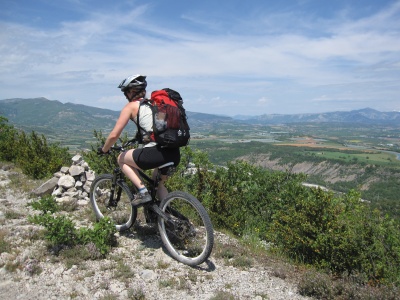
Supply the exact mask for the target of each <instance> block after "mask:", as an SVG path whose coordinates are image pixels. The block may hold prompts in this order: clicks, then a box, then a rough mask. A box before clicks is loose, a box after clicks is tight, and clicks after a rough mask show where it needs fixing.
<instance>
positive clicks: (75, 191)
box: [33, 154, 95, 205]
mask: <svg viewBox="0 0 400 300" xmlns="http://www.w3.org/2000/svg"><path fill="white" fill-rule="evenodd" d="M94 178H95V174H94V171H92V170H90V168H89V165H88V164H87V163H86V162H85V161H84V160H83V158H82V156H81V155H79V154H77V155H75V156H74V157H73V158H72V165H71V166H70V167H62V168H61V169H60V171H58V172H56V173H55V174H54V175H53V178H51V179H50V180H48V181H46V182H45V183H43V184H42V185H41V186H40V187H38V188H37V189H36V190H34V191H33V194H35V195H36V196H39V197H41V196H44V195H52V196H54V198H55V199H56V201H57V202H60V203H61V202H73V201H77V204H78V205H86V204H88V203H89V192H90V185H91V184H92V182H93V180H94Z"/></svg>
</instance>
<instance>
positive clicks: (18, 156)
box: [0, 117, 71, 179]
mask: <svg viewBox="0 0 400 300" xmlns="http://www.w3.org/2000/svg"><path fill="white" fill-rule="evenodd" d="M6 123H7V119H5V118H3V117H0V150H1V151H0V159H1V160H4V161H9V162H13V163H15V164H16V165H17V166H18V167H20V168H21V169H22V172H23V173H24V174H26V175H28V176H30V177H32V178H33V179H42V178H45V177H47V176H51V175H52V174H53V173H54V172H56V171H58V170H59V169H60V168H61V167H62V166H63V165H64V164H68V163H69V162H70V160H71V156H70V155H69V154H68V148H63V147H60V144H58V143H54V144H48V143H47V140H46V138H45V136H44V135H41V136H39V135H38V134H36V133H35V132H34V131H32V133H31V134H30V135H29V136H28V135H26V134H25V132H23V131H18V130H16V129H14V127H12V126H10V125H8V124H6Z"/></svg>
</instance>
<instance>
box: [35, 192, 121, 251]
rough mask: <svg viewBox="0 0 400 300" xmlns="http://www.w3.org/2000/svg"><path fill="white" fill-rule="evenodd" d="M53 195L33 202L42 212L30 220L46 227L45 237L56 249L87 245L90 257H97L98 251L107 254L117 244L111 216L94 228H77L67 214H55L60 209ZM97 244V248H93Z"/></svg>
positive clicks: (96, 224)
mask: <svg viewBox="0 0 400 300" xmlns="http://www.w3.org/2000/svg"><path fill="white" fill-rule="evenodd" d="M53 203H56V202H55V201H54V199H53V198H52V197H42V198H41V199H40V200H38V201H34V202H32V203H31V206H32V207H33V208H34V209H37V210H41V212H42V213H41V214H38V215H34V216H29V218H28V220H29V221H30V222H32V223H35V224H39V225H42V226H44V227H45V229H46V232H45V238H46V240H47V241H48V242H49V243H50V245H51V246H53V247H54V248H55V249H62V248H63V247H64V246H68V247H73V246H82V245H87V246H88V247H87V248H86V249H85V250H87V251H88V252H89V253H88V255H89V257H97V255H96V253H97V251H99V252H100V254H101V255H103V256H104V255H106V254H107V253H108V252H109V251H110V249H111V247H112V246H115V245H116V238H115V235H114V234H115V233H116V228H115V224H114V223H113V222H112V221H111V220H110V219H109V218H103V219H101V220H100V221H99V222H97V223H95V224H94V226H93V228H84V227H82V228H80V230H77V229H76V228H75V226H74V223H73V222H72V220H71V219H69V218H68V217H67V216H65V215H58V216H55V215H54V214H53V213H54V212H56V211H58V207H57V203H56V204H55V205H56V206H55V207H54V206H53ZM92 245H95V247H96V249H92V248H93V246H92Z"/></svg>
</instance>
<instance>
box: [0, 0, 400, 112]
mask: <svg viewBox="0 0 400 300" xmlns="http://www.w3.org/2000/svg"><path fill="white" fill-rule="evenodd" d="M399 11H400V2H395V3H394V4H393V5H392V6H389V7H388V8H386V9H384V10H382V11H377V12H376V13H375V14H373V15H370V16H368V17H364V18H359V19H358V20H352V19H350V18H349V15H348V14H342V15H339V16H338V17H337V19H326V20H324V19H321V18H317V19H316V18H314V17H312V16H311V15H307V16H304V15H301V14H300V13H296V12H285V13H282V12H279V13H276V14H269V15H265V14H264V15H263V16H262V15H261V14H260V15H258V16H256V15H255V18H253V19H251V20H249V19H246V18H244V19H235V22H234V23H232V30H230V31H227V29H226V22H227V20H226V19H225V20H223V22H222V23H218V22H217V23H216V21H215V19H214V20H212V19H207V18H206V17H203V16H201V15H199V14H190V13H189V12H187V13H182V14H181V15H180V16H181V19H182V22H187V23H191V24H196V25H197V26H199V27H201V26H207V29H208V31H203V32H199V31H193V30H189V29H188V27H185V26H181V27H179V28H177V27H172V26H171V27H170V26H168V24H167V25H165V24H160V23H158V22H157V20H155V19H153V20H151V19H150V18H149V14H150V13H151V12H152V6H150V5H143V6H138V7H136V8H135V9H131V10H129V9H125V10H124V11H117V9H116V8H113V9H111V10H110V11H107V12H106V13H100V11H96V10H94V11H93V12H91V13H90V14H89V15H88V16H87V17H86V19H81V20H79V21H68V22H66V21H63V22H60V23H59V26H55V27H52V28H49V29H44V28H37V27H34V26H27V25H20V24H15V23H11V22H7V23H6V22H3V23H0V27H1V29H2V30H0V56H1V57H2V60H1V61H0V84H1V93H2V94H3V96H2V97H1V95H0V97H1V98H2V99H4V98H7V97H10V98H11V97H35V96H43V95H51V97H52V98H53V99H58V100H61V101H68V100H69V99H82V103H83V104H87V105H96V106H97V105H99V106H100V105H101V106H103V107H106V106H107V105H109V106H110V107H111V106H112V107H114V108H115V106H116V104H118V103H119V102H120V103H121V104H122V103H124V98H123V96H122V94H120V92H119V91H118V90H117V89H116V86H117V85H118V83H119V82H120V81H121V80H122V79H123V78H125V77H126V76H128V75H129V74H130V73H137V72H141V73H144V74H147V75H148V76H149V89H157V88H161V87H167V86H170V87H173V88H176V89H179V90H180V91H182V93H183V94H184V95H186V98H187V99H188V100H187V103H188V105H189V106H192V107H193V108H196V109H201V110H202V111H206V110H207V109H210V110H211V111H217V110H222V109H224V107H226V106H228V109H229V110H230V112H231V113H232V114H236V113H242V114H243V113H245V112H246V109H253V108H252V107H248V105H247V107H246V105H245V104H243V103H246V101H245V100H248V101H249V102H252V103H257V106H258V105H263V106H264V107H268V109H276V110H277V109H278V105H281V106H283V105H286V107H290V108H293V110H294V109H296V105H298V103H299V102H300V101H299V100H298V99H302V103H304V102H308V103H316V102H315V101H317V102H319V103H321V102H322V103H329V102H331V101H340V99H351V101H350V100H349V103H350V102H352V103H355V102H358V103H359V105H363V103H362V101H365V103H366V104H369V101H377V99H379V98H380V97H381V98H382V97H383V96H385V97H386V99H389V100H387V102H386V104H385V106H386V107H389V106H391V105H392V104H393V103H394V102H393V101H394V100H390V99H392V98H393V95H395V94H396V95H398V92H399V88H398V87H397V85H396V84H390V82H396V81H398V78H399V71H400V58H399V57H400V33H399V30H398V28H400V27H399V26H400V24H399V22H400V18H398V17H399ZM278 20H279V21H281V22H278ZM294 20H295V21H296V23H295V24H296V26H297V27H296V28H294V27H293V26H292V25H291V24H293V22H294ZM182 24H185V23H182ZM278 24H279V25H278ZM257 28H258V29H257ZM306 29H308V30H309V29H312V30H311V31H306ZM228 32H229V33H228ZM10 74H18V77H17V78H18V80H15V76H14V77H13V78H11V76H10ZM367 80H368V81H367ZM20 81H23V82H24V83H25V84H27V85H28V86H29V89H18V87H20V85H21V82H20ZM383 86H386V87H387V90H384V89H383V88H382V87H383ZM343 87H345V88H346V90H345V91H343V90H341V89H342V88H343ZM350 89H352V90H353V91H354V92H353V93H349V92H346V91H347V90H350ZM366 90H368V93H366V92H365V91H366ZM118 95H120V96H121V97H119V96H118ZM215 95H218V96H215ZM318 95H324V96H323V97H322V96H318ZM324 97H325V98H324ZM120 98H122V100H119V99H120ZM77 101H79V100H77ZM360 102H361V103H360ZM293 103H294V104H293ZM380 105H382V103H380ZM300 106H301V105H300ZM300 106H299V107H300ZM304 106H305V107H307V106H306V105H304V104H302V108H303V107H304ZM284 110H286V111H287V108H286V109H284ZM255 112H257V111H255ZM258 112H259V113H262V111H260V109H259V111H258ZM287 112H288V111H287Z"/></svg>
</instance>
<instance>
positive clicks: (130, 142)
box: [110, 138, 138, 152]
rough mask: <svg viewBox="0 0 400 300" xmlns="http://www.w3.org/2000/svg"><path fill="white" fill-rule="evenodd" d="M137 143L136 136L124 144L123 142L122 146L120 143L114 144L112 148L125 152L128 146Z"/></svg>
mask: <svg viewBox="0 0 400 300" xmlns="http://www.w3.org/2000/svg"><path fill="white" fill-rule="evenodd" d="M137 143H138V141H137V139H135V138H134V139H131V140H129V141H127V142H125V143H124V144H122V145H120V146H119V145H114V146H112V147H111V148H110V150H113V151H119V152H124V151H125V148H126V147H129V146H132V145H135V144H137Z"/></svg>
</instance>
